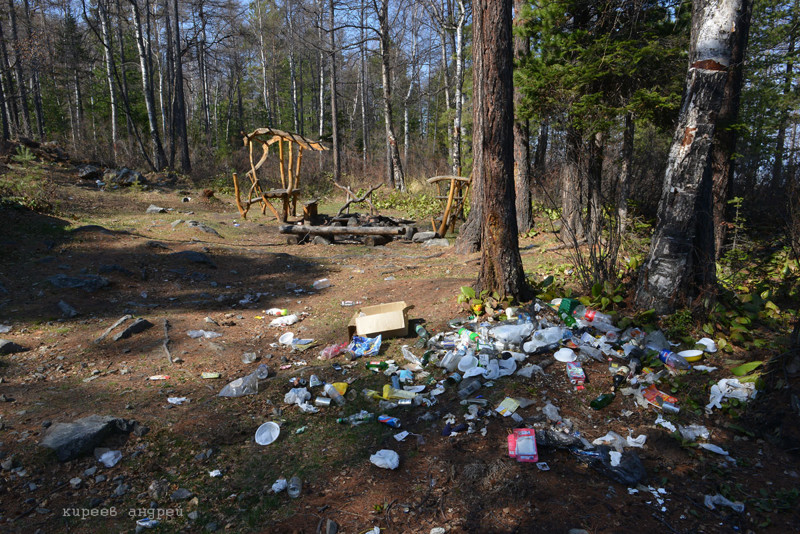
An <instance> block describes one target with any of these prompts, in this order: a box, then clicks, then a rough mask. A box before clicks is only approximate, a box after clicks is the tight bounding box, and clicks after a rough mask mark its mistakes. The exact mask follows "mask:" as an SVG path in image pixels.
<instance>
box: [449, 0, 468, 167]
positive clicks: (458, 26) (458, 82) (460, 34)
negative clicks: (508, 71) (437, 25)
mask: <svg viewBox="0 0 800 534" xmlns="http://www.w3.org/2000/svg"><path fill="white" fill-rule="evenodd" d="M456 4H457V5H458V18H457V20H456V23H455V47H454V49H455V53H456V65H455V66H456V72H455V80H454V82H455V83H454V87H453V100H454V104H455V108H456V109H455V115H454V116H453V140H452V142H453V174H455V175H456V176H461V130H462V127H461V120H462V114H463V110H464V25H465V24H466V21H467V7H466V5H464V0H458V1H457V2H456Z"/></svg>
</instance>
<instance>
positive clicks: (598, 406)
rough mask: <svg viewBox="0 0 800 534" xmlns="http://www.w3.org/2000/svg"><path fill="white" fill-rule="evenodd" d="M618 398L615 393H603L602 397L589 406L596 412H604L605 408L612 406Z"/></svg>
mask: <svg viewBox="0 0 800 534" xmlns="http://www.w3.org/2000/svg"><path fill="white" fill-rule="evenodd" d="M616 396H617V394H616V393H614V392H613V391H612V392H611V393H603V394H602V395H600V396H599V397H597V398H596V399H594V400H593V401H592V402H590V403H589V406H591V407H592V408H594V409H595V410H602V409H603V408H605V407H606V406H608V405H609V404H611V403H612V402H613V401H614V398H615V397H616Z"/></svg>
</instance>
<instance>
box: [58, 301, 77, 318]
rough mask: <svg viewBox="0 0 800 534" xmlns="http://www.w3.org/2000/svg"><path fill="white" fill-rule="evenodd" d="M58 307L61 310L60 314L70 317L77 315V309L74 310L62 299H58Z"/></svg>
mask: <svg viewBox="0 0 800 534" xmlns="http://www.w3.org/2000/svg"><path fill="white" fill-rule="evenodd" d="M58 309H59V310H61V315H63V316H64V317H67V318H72V317H75V316H76V315H78V310H76V309H75V308H73V307H72V306H70V305H69V304H67V303H66V302H64V301H63V300H59V301H58Z"/></svg>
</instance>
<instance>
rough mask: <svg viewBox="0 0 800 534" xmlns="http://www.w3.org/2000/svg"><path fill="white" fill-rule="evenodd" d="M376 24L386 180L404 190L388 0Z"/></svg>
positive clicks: (381, 5)
mask: <svg viewBox="0 0 800 534" xmlns="http://www.w3.org/2000/svg"><path fill="white" fill-rule="evenodd" d="M377 15H378V26H379V34H380V45H381V80H382V82H383V121H384V127H385V129H386V150H387V151H388V156H389V160H390V163H391V164H390V165H389V169H390V172H389V175H388V181H389V184H390V185H392V186H393V187H394V188H395V189H399V190H400V191H405V189H406V183H405V178H404V176H403V163H402V161H401V160H400V149H399V148H398V146H397V138H396V137H395V133H394V118H393V116H392V114H393V112H392V73H391V65H390V61H391V58H390V57H389V53H390V48H391V37H390V35H389V0H382V1H381V3H380V6H378V13H377Z"/></svg>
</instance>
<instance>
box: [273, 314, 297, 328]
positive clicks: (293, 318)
mask: <svg viewBox="0 0 800 534" xmlns="http://www.w3.org/2000/svg"><path fill="white" fill-rule="evenodd" d="M299 320H300V318H299V317H298V316H297V315H295V314H291V315H285V316H283V317H276V318H275V319H273V320H272V321H270V323H269V325H270V326H289V325H292V324H295V323H296V322H298V321H299Z"/></svg>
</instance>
